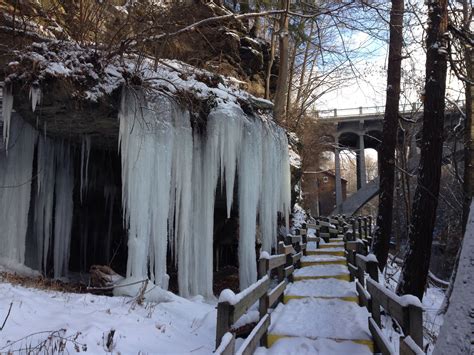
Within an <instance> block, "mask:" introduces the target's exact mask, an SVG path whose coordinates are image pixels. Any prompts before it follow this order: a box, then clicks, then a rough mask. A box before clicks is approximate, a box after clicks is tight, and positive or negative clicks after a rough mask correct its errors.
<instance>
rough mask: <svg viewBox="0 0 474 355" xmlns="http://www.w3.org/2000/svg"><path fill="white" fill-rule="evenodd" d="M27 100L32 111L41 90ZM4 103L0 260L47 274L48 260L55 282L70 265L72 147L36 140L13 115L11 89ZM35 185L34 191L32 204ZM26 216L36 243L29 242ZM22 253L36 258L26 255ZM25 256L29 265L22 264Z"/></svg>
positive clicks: (28, 126) (24, 261) (72, 181)
mask: <svg viewBox="0 0 474 355" xmlns="http://www.w3.org/2000/svg"><path fill="white" fill-rule="evenodd" d="M30 96H31V100H32V106H33V109H34V108H35V106H36V104H37V103H38V102H39V97H40V91H39V89H35V90H34V92H33V93H32V94H31V95H30ZM5 102H6V103H7V104H6V105H5ZM3 103H4V105H3V112H2V116H3V121H4V128H5V127H7V129H6V130H4V132H3V138H4V142H5V147H2V149H1V151H0V245H2V247H1V248H0V256H1V257H3V258H5V259H7V260H8V262H10V263H11V262H13V263H20V264H25V263H26V264H28V266H31V267H33V268H34V269H38V270H46V267H47V263H48V258H49V256H50V255H51V256H52V261H53V267H54V269H53V271H54V277H56V278H57V277H61V276H64V275H66V274H67V270H68V265H69V249H70V248H69V246H70V238H71V227H72V216H73V188H74V171H73V163H72V157H71V151H70V147H69V145H67V144H65V143H58V142H55V141H53V140H51V139H49V138H46V137H43V136H40V135H39V134H38V131H36V130H35V129H34V128H32V127H31V126H30V125H29V124H27V123H26V122H24V121H23V120H22V119H21V118H20V117H19V116H18V115H16V114H13V115H12V107H13V96H12V95H11V91H10V90H9V89H7V90H4V91H3ZM35 148H36V171H33V165H34V164H33V163H34V159H35ZM33 181H36V191H34V194H33V199H32V193H31V189H32V186H33ZM31 201H33V203H32V202H31ZM30 205H32V206H30ZM29 213H32V217H33V226H32V227H33V228H32V233H34V236H35V238H33V239H34V241H30V242H27V231H28V224H29V223H28V222H29V221H31V220H29ZM26 248H32V250H34V252H33V253H28V252H27V250H26ZM28 254H29V255H30V260H26V255H28Z"/></svg>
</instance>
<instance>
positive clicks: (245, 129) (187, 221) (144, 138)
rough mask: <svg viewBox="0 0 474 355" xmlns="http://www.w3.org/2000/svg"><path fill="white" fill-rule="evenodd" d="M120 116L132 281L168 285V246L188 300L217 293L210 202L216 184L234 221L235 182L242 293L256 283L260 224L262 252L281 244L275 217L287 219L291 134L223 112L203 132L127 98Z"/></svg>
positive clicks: (172, 112)
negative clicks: (288, 137) (148, 278)
mask: <svg viewBox="0 0 474 355" xmlns="http://www.w3.org/2000/svg"><path fill="white" fill-rule="evenodd" d="M119 118H120V149H121V155H122V184H123V185H122V189H123V194H122V197H123V202H122V204H123V207H124V211H125V212H124V218H125V224H126V227H127V229H128V233H129V241H128V253H129V254H128V263H127V277H128V278H132V279H143V278H147V277H148V276H150V277H151V279H152V280H153V281H154V282H155V283H156V284H157V285H160V286H161V287H163V288H166V287H167V283H168V276H167V274H166V251H167V247H168V238H167V236H168V235H169V243H170V247H171V249H172V251H173V252H174V255H175V257H176V259H177V263H178V282H179V288H180V293H181V295H183V296H189V295H194V294H201V295H204V296H210V295H212V271H213V269H212V267H213V229H214V201H215V194H216V188H217V185H218V181H219V177H220V180H221V185H222V184H225V191H226V200H227V215H228V216H230V210H231V207H232V203H233V201H232V198H233V191H234V183H235V179H236V174H237V173H238V178H239V187H238V189H239V211H240V241H239V243H240V245H239V265H240V267H239V270H240V282H241V288H244V287H247V286H248V285H249V284H251V283H252V282H255V281H256V278H257V272H256V262H255V261H256V256H255V238H256V234H257V230H256V229H257V228H256V225H257V219H258V223H259V224H260V226H261V234H262V242H263V246H264V249H265V250H267V251H270V248H271V247H272V245H274V244H275V242H276V230H277V212H278V211H280V212H282V213H284V214H285V217H286V220H288V212H289V208H290V170H289V162H288V142H287V138H286V134H285V132H284V131H283V129H281V128H280V127H278V126H277V125H275V124H274V123H273V122H271V121H270V120H266V119H263V118H260V117H254V116H247V115H246V114H245V113H244V112H243V111H242V110H241V108H240V107H239V106H237V105H235V104H227V105H218V106H217V108H215V109H213V111H211V113H210V114H209V116H208V119H207V125H206V129H205V132H204V133H202V132H197V131H194V132H193V130H192V128H191V124H190V117H189V113H188V112H186V111H183V110H182V109H181V108H180V107H179V106H178V105H177V104H176V103H175V102H173V101H171V100H169V99H167V98H164V97H154V98H152V99H150V98H145V97H144V96H143V95H137V94H136V93H133V94H132V93H130V92H127V91H124V94H123V97H122V106H121V110H120V114H119Z"/></svg>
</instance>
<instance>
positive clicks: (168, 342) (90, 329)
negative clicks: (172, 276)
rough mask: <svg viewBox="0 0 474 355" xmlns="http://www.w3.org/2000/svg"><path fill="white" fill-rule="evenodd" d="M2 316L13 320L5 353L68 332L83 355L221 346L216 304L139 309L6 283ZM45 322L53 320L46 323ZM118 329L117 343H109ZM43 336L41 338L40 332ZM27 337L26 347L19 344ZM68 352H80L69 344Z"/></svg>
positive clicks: (126, 301)
mask: <svg viewBox="0 0 474 355" xmlns="http://www.w3.org/2000/svg"><path fill="white" fill-rule="evenodd" d="M0 294H1V295H2V296H1V302H0V314H2V315H6V314H7V312H8V309H9V307H10V303H12V309H11V312H10V316H9V317H8V319H7V321H6V323H5V326H4V328H3V330H2V331H1V332H0V353H8V352H9V351H10V350H11V351H13V350H18V349H21V348H23V349H24V348H25V347H26V346H28V345H29V346H31V347H35V346H36V345H37V344H39V343H40V342H41V341H44V340H46V339H47V338H48V337H49V335H50V333H51V331H54V330H60V329H64V332H63V336H64V338H69V337H71V338H72V337H75V336H76V335H77V339H76V341H77V343H78V344H79V348H80V349H81V353H82V350H83V348H82V346H83V345H85V346H86V347H87V352H85V353H86V354H103V353H106V352H107V353H108V352H113V353H122V354H136V353H149V354H153V353H157V352H158V353H160V354H189V353H192V354H210V353H212V351H213V350H214V346H215V332H216V330H215V324H216V310H215V305H213V304H207V303H204V302H202V300H199V299H197V300H193V301H189V300H186V299H183V298H179V297H177V296H174V297H175V299H174V300H172V301H170V302H166V303H153V302H151V303H144V304H143V306H139V305H137V304H136V303H134V302H131V301H130V298H123V297H105V296H95V295H91V294H72V293H62V292H51V291H43V290H37V289H30V288H25V287H21V286H13V285H11V284H8V283H0ZM45 320H47V321H46V322H45ZM111 330H114V331H115V333H114V334H113V337H112V343H111V344H110V346H109V348H107V345H106V343H107V338H108V336H109V334H110V332H111ZM39 332H41V333H39ZM21 338H25V339H23V340H21V341H20V342H17V343H13V342H14V341H17V340H19V339H21ZM65 352H68V353H74V354H75V353H76V350H75V347H74V343H73V342H72V341H67V342H66V349H65Z"/></svg>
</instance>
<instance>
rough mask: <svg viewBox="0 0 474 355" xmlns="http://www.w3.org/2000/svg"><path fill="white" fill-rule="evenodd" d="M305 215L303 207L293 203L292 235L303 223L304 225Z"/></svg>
mask: <svg viewBox="0 0 474 355" xmlns="http://www.w3.org/2000/svg"><path fill="white" fill-rule="evenodd" d="M306 219H307V215H306V212H305V210H304V209H303V207H301V206H300V205H299V204H297V203H295V204H294V206H293V213H292V219H291V221H292V232H293V234H294V231H295V229H297V228H301V227H302V226H303V223H306Z"/></svg>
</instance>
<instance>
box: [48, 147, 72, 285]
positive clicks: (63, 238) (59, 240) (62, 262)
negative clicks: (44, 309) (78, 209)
mask: <svg viewBox="0 0 474 355" xmlns="http://www.w3.org/2000/svg"><path fill="white" fill-rule="evenodd" d="M73 190H74V167H73V163H72V156H71V152H70V147H69V146H68V145H66V144H65V143H62V144H60V145H59V146H58V154H57V158H56V193H55V196H56V199H55V209H54V210H55V215H54V252H53V262H54V277H55V278H59V277H61V276H65V275H67V271H68V266H69V255H70V242H71V227H72V216H73V209H74V205H73Z"/></svg>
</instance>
